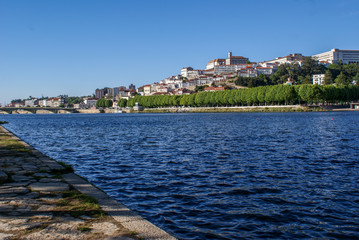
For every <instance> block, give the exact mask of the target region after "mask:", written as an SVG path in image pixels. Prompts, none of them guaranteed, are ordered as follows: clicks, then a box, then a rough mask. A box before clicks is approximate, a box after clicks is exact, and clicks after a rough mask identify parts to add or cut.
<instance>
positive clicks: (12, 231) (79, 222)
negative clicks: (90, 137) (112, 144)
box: [0, 126, 175, 240]
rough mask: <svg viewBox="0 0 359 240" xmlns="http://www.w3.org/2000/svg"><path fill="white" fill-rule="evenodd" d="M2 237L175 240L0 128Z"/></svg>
mask: <svg viewBox="0 0 359 240" xmlns="http://www.w3.org/2000/svg"><path fill="white" fill-rule="evenodd" d="M0 239H37V240H41V239H123V240H127V239H175V238H174V237H172V236H171V235H169V234H168V233H166V232H165V231H163V230H161V229H159V228H158V227H156V226H154V225H153V224H152V223H150V222H148V221H146V220H144V219H143V218H142V217H140V216H138V215H137V214H136V213H134V212H132V211H131V210H130V209H128V208H126V207H125V206H124V205H122V204H120V203H118V202H116V201H115V200H113V199H111V198H110V197H109V196H108V195H106V194H105V193H104V192H103V191H101V190H99V189H98V188H96V187H94V186H93V185H91V184H90V183H88V182H87V181H86V180H84V179H83V178H81V177H79V176H78V175H76V174H74V173H73V169H72V167H71V166H68V165H66V164H63V163H59V162H56V161H55V160H53V159H51V158H49V157H48V156H46V155H44V154H42V153H41V152H39V151H38V150H36V149H35V148H33V147H32V146H30V145H28V144H27V143H25V142H24V141H22V140H21V139H19V138H17V137H16V136H15V135H14V134H12V133H11V132H9V131H8V130H6V129H5V128H4V127H2V126H0Z"/></svg>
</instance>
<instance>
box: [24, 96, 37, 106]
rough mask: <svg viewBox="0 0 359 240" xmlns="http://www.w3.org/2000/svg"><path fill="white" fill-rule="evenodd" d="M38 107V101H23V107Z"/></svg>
mask: <svg viewBox="0 0 359 240" xmlns="http://www.w3.org/2000/svg"><path fill="white" fill-rule="evenodd" d="M38 105H39V100H38V99H36V98H32V99H26V100H25V107H37V106H38Z"/></svg>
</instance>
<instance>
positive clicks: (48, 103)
mask: <svg viewBox="0 0 359 240" xmlns="http://www.w3.org/2000/svg"><path fill="white" fill-rule="evenodd" d="M65 97H66V96H63V95H61V96H59V97H53V98H41V99H37V98H33V97H30V98H29V99H25V100H20V99H19V100H16V101H13V102H12V103H11V104H10V106H11V107H51V108H53V107H54V108H57V107H62V106H64V104H65Z"/></svg>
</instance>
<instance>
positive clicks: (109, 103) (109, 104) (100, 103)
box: [96, 98, 113, 108]
mask: <svg viewBox="0 0 359 240" xmlns="http://www.w3.org/2000/svg"><path fill="white" fill-rule="evenodd" d="M112 105H113V102H112V100H109V99H104V98H100V99H99V100H97V102H96V107H98V108H100V107H102V108H109V107H112Z"/></svg>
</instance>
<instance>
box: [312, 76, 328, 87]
mask: <svg viewBox="0 0 359 240" xmlns="http://www.w3.org/2000/svg"><path fill="white" fill-rule="evenodd" d="M324 77H325V74H314V75H313V85H315V84H318V85H323V84H324Z"/></svg>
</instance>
